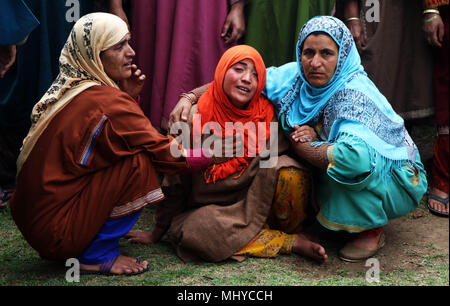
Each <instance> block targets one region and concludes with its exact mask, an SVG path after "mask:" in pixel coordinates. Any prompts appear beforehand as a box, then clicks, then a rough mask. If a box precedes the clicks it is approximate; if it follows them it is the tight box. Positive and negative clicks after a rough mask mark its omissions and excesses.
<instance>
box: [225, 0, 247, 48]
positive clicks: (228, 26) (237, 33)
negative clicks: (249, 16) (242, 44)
mask: <svg viewBox="0 0 450 306" xmlns="http://www.w3.org/2000/svg"><path fill="white" fill-rule="evenodd" d="M244 34H245V17H244V1H239V2H236V3H235V4H233V5H232V6H231V9H230V12H229V13H228V15H227V18H226V19H225V23H224V25H223V27H222V33H221V36H222V39H223V40H224V41H225V44H227V45H231V44H233V43H235V42H237V41H238V40H239V39H241V37H242V36H243V35H244Z"/></svg>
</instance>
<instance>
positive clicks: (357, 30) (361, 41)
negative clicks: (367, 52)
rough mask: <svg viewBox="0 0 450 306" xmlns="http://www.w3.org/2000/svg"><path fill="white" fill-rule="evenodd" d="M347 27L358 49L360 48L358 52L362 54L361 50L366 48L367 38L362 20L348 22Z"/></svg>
mask: <svg viewBox="0 0 450 306" xmlns="http://www.w3.org/2000/svg"><path fill="white" fill-rule="evenodd" d="M346 25H347V28H348V29H349V30H350V32H351V33H352V36H353V39H354V40H355V44H356V48H358V51H359V52H361V50H362V49H363V48H364V47H365V46H366V38H365V36H364V29H363V26H362V23H361V20H357V19H355V20H350V21H347V22H346Z"/></svg>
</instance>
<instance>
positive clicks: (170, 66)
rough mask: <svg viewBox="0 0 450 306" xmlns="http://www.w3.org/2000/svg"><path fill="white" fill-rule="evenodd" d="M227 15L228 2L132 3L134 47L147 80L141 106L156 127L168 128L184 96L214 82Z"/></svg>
mask: <svg viewBox="0 0 450 306" xmlns="http://www.w3.org/2000/svg"><path fill="white" fill-rule="evenodd" d="M227 12H228V6H227V1H226V0H183V1H177V0H164V1H158V0H136V1H133V28H132V36H133V47H134V48H135V51H136V63H137V65H138V67H139V68H140V69H141V70H142V71H143V73H144V74H145V75H146V76H147V81H146V84H145V86H144V89H143V91H142V92H141V107H142V109H143V111H144V113H145V114H146V115H147V116H148V117H149V118H150V120H151V122H152V124H153V125H154V126H155V127H161V128H163V129H166V124H167V120H168V118H169V114H170V112H171V111H172V109H173V108H174V106H175V105H176V103H177V102H178V97H179V95H180V93H182V92H188V91H190V90H191V89H193V88H195V87H198V86H200V85H203V84H206V83H209V82H211V81H212V80H213V78H214V71H215V67H216V65H217V63H218V61H219V59H220V57H221V56H222V54H223V53H224V52H225V50H226V49H227V47H226V46H225V44H224V43H223V41H222V39H221V37H220V33H221V30H222V26H223V24H224V22H225V19H226V16H227Z"/></svg>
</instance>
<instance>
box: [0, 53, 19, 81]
mask: <svg viewBox="0 0 450 306" xmlns="http://www.w3.org/2000/svg"><path fill="white" fill-rule="evenodd" d="M16 53H17V49H16V45H9V46H0V78H3V77H4V76H5V74H6V72H8V70H9V68H11V67H12V65H13V64H14V62H15V61H16Z"/></svg>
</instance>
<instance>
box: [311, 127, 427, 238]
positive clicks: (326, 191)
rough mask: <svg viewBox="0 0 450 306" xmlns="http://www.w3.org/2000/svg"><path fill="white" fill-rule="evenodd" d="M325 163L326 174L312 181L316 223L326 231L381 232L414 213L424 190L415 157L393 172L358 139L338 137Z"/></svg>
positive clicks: (388, 163) (423, 175)
mask: <svg viewBox="0 0 450 306" xmlns="http://www.w3.org/2000/svg"><path fill="white" fill-rule="evenodd" d="M327 157H328V161H329V165H328V169H327V170H326V171H323V172H321V173H320V175H319V178H318V181H317V190H318V192H317V195H318V198H319V201H320V204H321V210H320V212H319V214H318V216H317V219H318V221H319V222H320V223H321V224H322V225H323V226H325V227H326V228H328V229H331V230H345V231H348V232H353V233H358V232H362V231H365V230H368V229H371V228H375V227H380V226H384V225H386V224H387V223H388V220H390V219H394V218H398V217H401V216H404V215H406V214H407V213H409V212H410V211H412V210H413V209H415V208H416V207H417V205H418V203H419V202H420V200H421V199H422V196H423V194H424V192H425V190H426V189H427V178H426V173H425V170H424V166H423V164H422V162H421V160H420V156H419V153H418V152H417V155H416V162H415V164H414V165H412V164H411V163H407V162H405V163H404V164H403V165H401V166H400V167H396V166H393V165H392V163H393V161H392V160H388V159H386V158H383V157H382V156H381V155H380V154H376V152H375V151H374V150H372V149H370V147H368V146H367V144H366V143H365V142H364V141H362V140H361V139H360V138H358V137H356V136H353V135H350V134H346V133H343V134H340V136H339V138H337V139H336V142H335V143H334V144H332V145H330V146H329V147H328V150H327ZM385 169H392V170H391V172H390V173H389V172H388V173H387V172H386V171H385Z"/></svg>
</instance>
